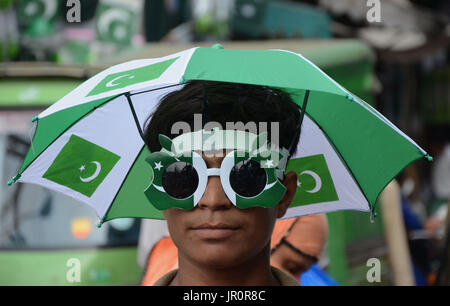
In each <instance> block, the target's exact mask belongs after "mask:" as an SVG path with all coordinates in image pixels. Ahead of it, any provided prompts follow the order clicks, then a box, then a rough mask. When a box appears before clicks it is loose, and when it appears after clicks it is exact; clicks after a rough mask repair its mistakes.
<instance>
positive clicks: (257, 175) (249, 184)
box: [230, 160, 267, 198]
mask: <svg viewBox="0 0 450 306" xmlns="http://www.w3.org/2000/svg"><path fill="white" fill-rule="evenodd" d="M266 181H267V178H266V171H265V170H264V168H261V166H260V164H259V163H258V162H256V161H254V160H243V161H241V162H238V163H237V164H236V165H234V167H233V168H232V169H231V172H230V185H231V188H233V190H234V191H235V192H236V193H237V194H239V195H240V196H243V197H247V198H248V197H253V196H256V195H258V194H260V193H261V192H262V191H263V190H264V187H265V186H266Z"/></svg>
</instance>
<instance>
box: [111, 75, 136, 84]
mask: <svg viewBox="0 0 450 306" xmlns="http://www.w3.org/2000/svg"><path fill="white" fill-rule="evenodd" d="M124 77H128V78H129V79H134V75H131V74H124V75H119V76H118V77H116V78H114V79H112V80H111V81H109V82H108V83H106V87H114V86H117V85H120V83H114V82H115V81H117V80H120V79H122V78H124Z"/></svg>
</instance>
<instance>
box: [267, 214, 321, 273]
mask: <svg viewBox="0 0 450 306" xmlns="http://www.w3.org/2000/svg"><path fill="white" fill-rule="evenodd" d="M327 236H328V222H327V218H326V216H325V214H317V215H309V216H303V217H298V218H292V219H284V220H279V221H277V223H276V224H275V228H274V230H273V233H272V241H271V255H270V262H271V264H272V265H273V266H275V267H277V268H279V269H281V270H283V271H284V272H286V273H288V274H290V275H291V276H292V277H294V278H295V279H298V280H299V279H300V275H301V274H302V273H304V272H306V271H308V270H309V268H310V267H311V266H312V265H313V264H315V263H316V262H318V260H319V258H320V255H321V254H322V251H323V249H324V247H325V243H326V241H327Z"/></svg>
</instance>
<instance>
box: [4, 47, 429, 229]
mask: <svg viewBox="0 0 450 306" xmlns="http://www.w3.org/2000/svg"><path fill="white" fill-rule="evenodd" d="M190 80H207V81H220V82H233V83H243V84H254V85H262V86H269V87H273V88H278V89H282V90H284V91H285V92H287V93H288V94H290V96H291V98H292V100H293V101H294V102H295V103H297V104H298V105H299V106H303V99H304V96H305V95H306V94H307V92H308V93H309V99H308V104H307V106H306V109H305V116H304V118H303V123H302V127H301V135H300V141H299V144H298V148H297V153H296V154H295V155H294V156H292V157H291V159H290V161H289V163H288V165H287V169H286V171H296V172H297V174H298V184H297V185H298V188H297V192H296V195H295V197H294V200H293V202H292V204H291V206H290V207H289V209H288V211H287V214H286V216H285V218H289V217H296V216H301V215H307V214H314V213H320V212H329V211H336V210H344V209H353V210H361V211H370V210H372V211H373V208H374V205H375V202H376V200H377V197H378V195H379V194H380V192H381V191H382V190H383V188H384V187H385V186H386V185H387V184H388V183H389V182H390V181H391V180H392V179H393V178H394V177H395V176H396V175H397V174H398V173H399V172H400V171H401V170H402V169H403V168H405V167H406V166H407V165H408V164H409V163H411V162H413V161H414V160H417V159H419V158H421V157H427V158H429V159H431V157H429V156H428V155H427V153H426V152H425V151H424V150H423V149H421V148H420V147H419V146H418V145H417V144H416V143H415V142H414V141H413V140H411V139H410V138H409V137H408V136H407V135H405V134H404V133H403V132H402V131H400V130H399V129H398V128H397V127H396V126H394V125H393V124H392V123H391V122H390V121H389V120H387V119H386V118H385V117H384V116H383V115H381V114H380V113H379V112H378V111H376V110H375V109H374V108H373V107H371V106H370V105H369V104H367V103H366V102H364V101H363V100H361V99H359V98H358V97H356V96H355V95H352V94H351V93H350V92H349V91H347V90H346V89H345V88H343V87H342V86H340V85H339V84H338V83H337V82H335V81H334V80H333V79H332V78H330V77H329V76H328V75H326V74H325V73H324V72H323V71H321V70H320V69H319V68H318V67H317V66H315V65H314V64H313V63H311V62H310V61H309V60H307V59H306V58H304V57H303V56H302V55H300V54H296V53H292V52H289V51H284V50H227V49H223V48H222V47H221V46H220V45H219V46H213V48H192V49H189V50H185V51H182V52H179V53H176V54H172V55H169V56H166V57H162V58H158V59H143V60H134V61H129V62H126V63H123V64H119V65H116V66H113V67H110V68H108V69H106V70H104V71H102V72H100V73H98V74H97V75H95V76H93V77H92V78H90V79H89V80H87V81H85V82H84V83H83V84H81V85H80V86H79V87H77V88H76V89H74V90H73V91H72V92H70V93H69V94H67V95H66V96H64V97H63V98H62V99H60V100H59V101H57V102H56V103H55V104H53V105H51V106H50V107H49V108H47V109H46V110H45V111H43V112H42V113H41V114H39V115H38V116H37V117H35V118H33V119H32V121H34V122H35V123H36V130H35V133H34V137H33V140H32V144H31V147H30V149H29V151H28V154H27V156H26V158H25V160H24V162H23V164H22V166H21V168H20V169H19V171H18V174H17V175H16V176H15V177H14V178H13V179H12V180H11V181H10V182H9V184H11V183H13V182H16V181H17V182H23V183H33V184H38V185H41V186H44V187H47V188H50V189H53V190H56V191H59V192H62V193H64V194H66V195H68V196H71V197H74V198H76V199H78V200H80V201H82V202H84V203H86V204H88V205H90V206H91V207H92V208H93V209H94V210H95V211H96V213H97V215H98V216H99V218H100V220H101V221H102V222H104V221H107V220H111V219H114V218H125V217H141V218H154V219H163V216H162V213H161V211H159V210H157V209H155V208H154V207H153V206H152V205H151V204H150V203H149V201H148V200H147V198H146V197H145V195H144V190H145V189H146V188H147V187H148V184H149V182H150V177H151V175H152V170H151V168H150V167H149V165H148V164H147V163H146V162H145V158H146V157H147V156H148V155H149V154H150V152H149V151H148V149H147V148H146V146H145V145H144V141H143V139H142V131H143V130H144V125H145V122H146V119H147V118H148V116H149V115H150V114H151V113H152V112H153V111H154V110H155V109H156V107H157V105H158V102H159V101H160V99H161V98H162V97H163V96H164V95H166V94H168V93H170V92H171V91H173V90H179V89H180V88H182V86H184V85H183V84H184V83H185V82H187V81H190ZM281 132H282V131H281Z"/></svg>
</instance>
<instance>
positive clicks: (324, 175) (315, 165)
mask: <svg viewBox="0 0 450 306" xmlns="http://www.w3.org/2000/svg"><path fill="white" fill-rule="evenodd" d="M286 171H288V172H289V171H295V172H296V173H297V176H298V180H297V192H296V194H295V197H294V200H293V203H295V205H307V204H315V203H323V202H332V201H337V200H339V198H338V196H337V193H336V189H335V187H334V182H333V179H332V177H331V175H330V170H329V169H328V166H327V162H326V161H325V157H324V155H323V154H317V155H312V156H306V157H302V158H297V159H294V160H292V162H291V163H289V167H288V169H287V170H286Z"/></svg>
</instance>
